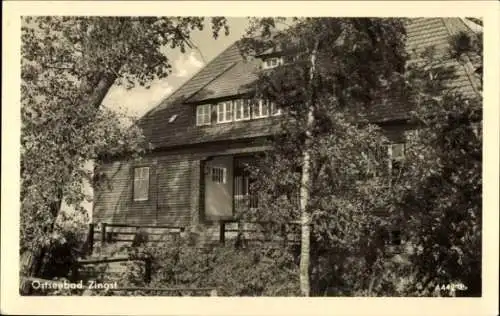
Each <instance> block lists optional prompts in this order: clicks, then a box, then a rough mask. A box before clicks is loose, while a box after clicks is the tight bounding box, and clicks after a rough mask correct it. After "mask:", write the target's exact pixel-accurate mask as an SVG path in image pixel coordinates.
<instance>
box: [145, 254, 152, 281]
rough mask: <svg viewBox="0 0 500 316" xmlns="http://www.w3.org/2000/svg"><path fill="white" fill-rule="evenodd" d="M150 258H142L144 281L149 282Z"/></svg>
mask: <svg viewBox="0 0 500 316" xmlns="http://www.w3.org/2000/svg"><path fill="white" fill-rule="evenodd" d="M151 266H152V260H151V258H146V259H144V282H145V283H146V284H149V283H150V282H151V268H152V267H151Z"/></svg>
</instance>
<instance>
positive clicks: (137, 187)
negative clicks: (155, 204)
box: [133, 167, 149, 201]
mask: <svg viewBox="0 0 500 316" xmlns="http://www.w3.org/2000/svg"><path fill="white" fill-rule="evenodd" d="M133 189H134V200H136V201H141V200H147V199H148V193H149V168H148V167H140V168H135V169H134V188H133Z"/></svg>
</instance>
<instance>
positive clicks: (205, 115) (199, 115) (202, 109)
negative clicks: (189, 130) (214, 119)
mask: <svg viewBox="0 0 500 316" xmlns="http://www.w3.org/2000/svg"><path fill="white" fill-rule="evenodd" d="M211 112H212V107H211V105H210V104H202V105H198V106H197V107H196V125H197V126H201V125H210V120H211V117H210V114H211Z"/></svg>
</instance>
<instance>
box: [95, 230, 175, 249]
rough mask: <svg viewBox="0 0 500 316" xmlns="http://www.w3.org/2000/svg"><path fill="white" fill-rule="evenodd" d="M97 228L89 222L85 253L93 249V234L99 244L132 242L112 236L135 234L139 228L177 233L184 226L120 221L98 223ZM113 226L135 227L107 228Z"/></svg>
mask: <svg viewBox="0 0 500 316" xmlns="http://www.w3.org/2000/svg"><path fill="white" fill-rule="evenodd" d="M99 227H100V228H99V230H96V225H95V224H94V223H90V224H89V230H88V231H89V233H88V236H87V245H88V249H87V254H92V253H93V249H94V243H95V235H96V234H98V235H99V237H98V238H99V241H100V242H101V245H104V244H106V243H110V242H116V241H121V242H132V241H133V238H132V239H123V238H116V237H114V234H116V235H125V236H136V234H137V231H138V230H140V229H148V228H151V229H165V230H170V231H168V232H167V234H171V235H179V234H181V233H182V232H184V230H185V228H184V227H179V226H169V225H133V224H120V223H100V225H99ZM113 227H122V228H135V230H136V231H134V232H113V231H110V230H109V229H108V228H113ZM161 235H165V233H148V236H161Z"/></svg>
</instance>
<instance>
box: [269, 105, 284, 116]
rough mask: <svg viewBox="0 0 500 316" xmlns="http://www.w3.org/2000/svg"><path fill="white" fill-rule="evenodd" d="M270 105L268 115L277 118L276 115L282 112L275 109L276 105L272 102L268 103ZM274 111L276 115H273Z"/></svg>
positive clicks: (277, 108) (279, 109)
mask: <svg viewBox="0 0 500 316" xmlns="http://www.w3.org/2000/svg"><path fill="white" fill-rule="evenodd" d="M269 103H270V105H269V115H271V116H278V115H281V114H282V112H281V108H279V107H277V106H276V103H274V102H269ZM275 111H276V113H274V112H275Z"/></svg>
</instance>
